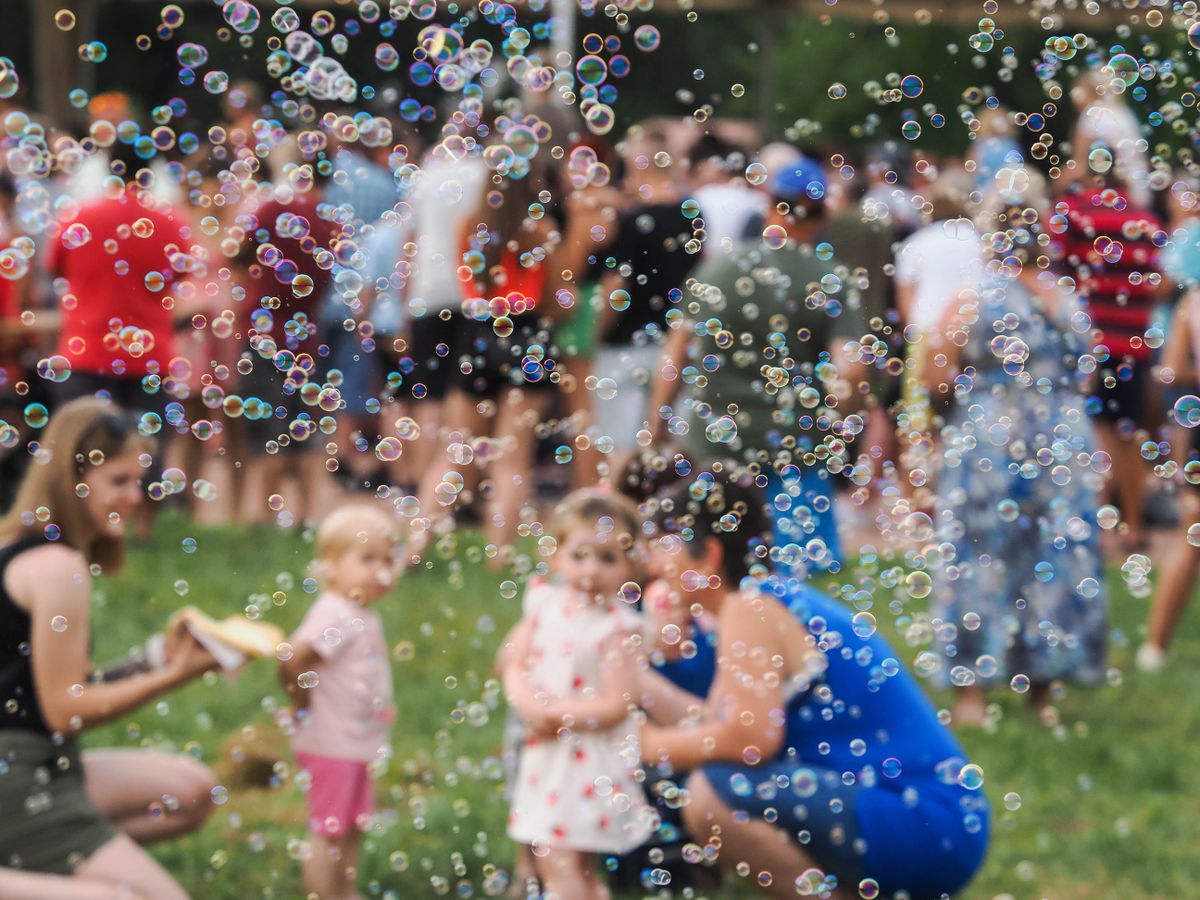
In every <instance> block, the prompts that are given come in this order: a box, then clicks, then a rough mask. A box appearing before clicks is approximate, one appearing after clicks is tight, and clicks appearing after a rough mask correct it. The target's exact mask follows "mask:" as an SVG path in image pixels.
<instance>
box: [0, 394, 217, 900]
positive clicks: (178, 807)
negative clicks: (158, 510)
mask: <svg viewBox="0 0 1200 900" xmlns="http://www.w3.org/2000/svg"><path fill="white" fill-rule="evenodd" d="M149 450H150V447H149V446H148V445H147V442H146V441H145V440H144V439H143V438H141V437H140V436H139V435H138V433H137V431H136V429H134V428H133V427H132V426H131V425H130V423H129V422H128V421H126V420H125V419H124V418H123V417H122V416H121V414H120V413H119V411H118V410H117V409H116V408H115V407H114V406H112V405H111V404H109V403H105V402H102V401H99V400H95V399H82V400H76V401H74V402H72V403H68V404H67V405H66V406H64V407H62V409H61V410H59V411H58V412H57V413H56V414H55V415H54V417H53V419H52V421H51V423H50V425H49V427H48V428H47V429H46V430H45V432H44V433H43V434H42V436H41V447H40V448H39V449H38V451H37V453H36V454H35V456H34V460H33V464H32V465H31V466H30V468H29V471H28V472H27V473H26V476H25V479H24V480H23V481H22V483H21V485H20V488H19V490H18V493H17V498H16V502H15V503H14V505H13V508H12V509H11V510H10V511H9V512H8V514H7V515H6V516H5V517H4V518H3V519H2V520H0V772H3V775H0V866H4V867H7V868H0V897H11V896H20V897H23V898H31V900H33V898H43V897H44V898H47V900H70V898H73V897H84V896H87V897H91V896H96V895H97V894H98V893H102V892H104V891H105V890H108V891H116V890H117V889H118V888H123V889H126V890H128V891H129V892H130V895H131V896H134V897H139V898H149V897H154V898H186V896H187V894H186V893H185V892H184V891H183V889H182V888H181V887H180V886H179V885H178V884H177V883H176V882H175V881H174V879H173V878H171V876H170V875H169V874H167V872H166V871H165V870H163V869H162V867H161V866H159V865H158V863H156V862H155V861H154V860H153V858H151V857H150V856H149V854H147V853H146V852H145V851H144V850H143V849H141V847H139V846H138V843H145V842H147V841H152V840H156V839H159V838H164V837H168V836H171V835H174V834H180V833H183V832H186V831H189V830H191V829H192V828H195V827H197V826H198V825H200V824H201V823H202V822H203V821H204V820H205V819H206V818H207V817H208V815H209V813H210V811H211V803H210V800H209V792H210V790H211V789H212V785H213V781H212V775H211V773H210V772H209V771H208V769H206V768H205V767H204V766H201V765H199V764H198V763H196V762H194V761H192V760H190V759H188V758H185V757H174V756H169V755H166V754H161V753H152V752H143V751H138V750H92V751H87V752H83V753H81V752H80V749H79V747H78V744H77V741H76V737H77V735H78V733H79V732H81V731H83V730H85V729H87V728H90V727H93V726H95V725H99V724H102V723H104V722H108V721H111V720H113V719H116V718H118V717H120V716H122V715H125V714H126V713H129V712H131V711H133V710H135V709H137V708H138V707H140V706H142V705H143V704H145V703H147V702H149V701H150V700H153V699H154V698H156V697H159V696H161V695H162V694H164V693H166V692H168V691H170V690H171V689H173V688H175V687H177V686H179V685H181V684H183V683H185V682H187V681H190V680H191V679H193V678H195V677H197V676H198V675H200V674H202V673H203V672H205V671H207V670H209V669H211V668H213V667H214V665H215V661H214V660H213V658H212V657H211V655H209V654H208V653H207V651H205V650H204V649H203V648H202V647H200V646H199V644H197V643H196V642H195V640H194V639H193V638H192V637H191V636H190V634H188V633H186V632H183V631H181V632H179V633H177V634H173V635H169V636H168V641H167V643H168V653H167V663H166V664H165V665H164V666H162V667H160V668H154V669H152V668H150V667H149V666H142V667H141V671H129V670H128V669H127V671H126V672H124V673H122V677H117V678H111V679H110V678H104V679H98V678H97V677H96V676H95V673H93V671H92V666H91V660H90V649H89V648H90V643H91V640H90V633H91V629H90V626H89V622H88V619H89V615H90V605H91V604H90V592H91V578H92V575H93V574H96V573H98V572H100V571H106V572H112V571H114V570H116V569H117V568H119V567H120V565H121V562H122V558H123V555H124V529H125V522H126V521H127V520H128V519H129V517H130V515H131V514H132V512H133V511H134V509H135V508H136V506H137V504H138V503H139V502H140V499H141V483H140V478H141V474H142V469H143V468H144V465H143V463H144V462H145V461H146V460H148V459H149V458H150V457H149Z"/></svg>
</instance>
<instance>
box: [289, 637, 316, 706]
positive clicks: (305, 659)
mask: <svg viewBox="0 0 1200 900" xmlns="http://www.w3.org/2000/svg"><path fill="white" fill-rule="evenodd" d="M320 661H321V656H320V654H318V653H317V651H316V649H315V648H314V647H313V646H312V645H310V644H301V645H300V646H299V647H293V648H292V655H291V658H290V659H285V660H280V662H279V683H280V684H281V685H283V689H284V690H285V691H287V694H288V699H290V700H291V701H292V703H294V704H295V706H296V708H297V709H306V708H307V707H308V691H307V690H305V689H304V688H303V687H301V686H300V676H301V675H303V674H304V673H305V672H311V671H312V670H313V669H315V668H316V667H317V664H318V663H319V662H320Z"/></svg>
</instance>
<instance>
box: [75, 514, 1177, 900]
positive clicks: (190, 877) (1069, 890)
mask: <svg viewBox="0 0 1200 900" xmlns="http://www.w3.org/2000/svg"><path fill="white" fill-rule="evenodd" d="M184 537H194V538H195V539H196V540H197V542H198V548H197V550H196V552H194V553H186V552H184V550H183V548H182V543H181V542H182V540H183V538H184ZM464 541H465V539H464ZM444 549H446V550H447V552H446V553H445V554H444V556H443V558H442V560H441V561H439V562H438V563H437V564H436V565H435V566H434V567H433V568H432V569H430V570H422V571H418V572H415V573H412V574H409V575H407V576H405V578H404V579H403V580H402V582H401V584H400V586H399V588H398V589H397V591H396V592H395V594H394V595H393V596H392V597H389V598H387V599H385V600H384V601H382V603H381V607H380V608H381V610H382V612H383V615H384V618H385V622H386V627H387V632H388V638H389V641H390V643H391V645H392V646H393V648H394V663H393V669H394V674H395V686H396V701H397V713H398V716H397V725H396V728H395V731H394V746H395V754H396V755H395V759H394V760H393V762H392V764H391V767H390V769H389V771H388V773H387V775H386V777H385V778H384V779H383V781H382V783H381V784H380V786H379V793H378V797H379V805H380V808H381V809H382V810H385V811H386V816H385V818H384V821H383V823H382V824H381V828H380V831H379V833H377V834H373V835H371V836H369V837H368V838H367V840H366V841H365V843H364V850H365V853H364V857H363V864H362V870H363V874H362V877H361V879H360V888H361V889H363V890H364V891H366V892H367V894H368V895H369V896H370V895H375V896H380V895H383V894H385V893H386V892H391V894H390V896H393V897H401V898H410V897H427V896H435V895H437V894H439V893H446V892H449V893H451V894H455V893H457V892H458V891H459V882H460V881H461V882H464V883H465V884H466V885H469V886H470V888H471V890H472V891H473V895H474V896H483V895H484V889H483V881H484V878H485V875H486V873H487V872H488V871H489V870H490V869H491V868H493V867H501V868H508V866H509V864H510V862H511V859H512V847H511V845H510V843H509V842H508V840H507V838H506V837H505V834H504V821H505V814H506V806H505V803H504V801H503V799H502V797H501V788H502V775H501V771H500V766H499V760H498V757H499V752H500V733H501V728H502V723H503V717H504V710H503V706H502V703H501V701H500V699H499V696H498V685H497V684H496V683H495V681H494V680H493V679H494V676H493V672H492V659H493V655H494V651H495V648H496V646H497V644H498V642H499V640H500V638H501V636H502V635H503V633H504V631H505V630H506V629H507V627H508V626H509V625H510V624H511V622H512V621H513V618H514V615H515V613H516V611H517V609H518V602H517V600H516V599H504V598H503V597H502V596H501V591H500V589H499V579H498V577H496V576H493V575H492V574H491V573H490V572H489V571H488V569H487V568H486V567H485V566H484V565H482V564H480V563H479V562H478V552H477V551H476V552H474V553H472V552H471V551H470V550H468V549H464V547H457V548H444ZM309 555H310V545H309V544H307V543H305V542H304V541H303V540H302V539H301V538H300V537H299V536H298V535H296V534H294V533H284V532H280V531H278V530H275V529H260V530H254V531H235V530H232V529H201V528H197V527H195V526H193V525H191V524H189V523H187V522H185V521H183V520H181V519H179V518H176V517H171V516H166V517H163V518H160V520H159V522H158V523H157V525H156V527H155V534H154V538H153V540H152V541H151V542H150V543H148V544H147V545H144V546H140V547H136V548H134V549H133V550H132V552H131V553H130V558H129V562H128V565H127V566H126V568H125V570H124V572H122V573H121V574H120V575H119V576H118V577H116V578H112V579H106V580H104V581H103V582H102V583H101V585H100V586H99V590H98V592H97V598H96V603H97V607H98V608H97V610H96V612H95V623H96V624H95V627H94V631H95V655H96V658H97V659H98V660H100V661H102V662H103V661H107V660H111V659H114V658H116V657H119V656H121V655H122V654H123V653H124V652H125V650H126V649H127V648H129V647H131V646H134V645H136V644H138V643H140V642H141V641H142V640H144V638H145V637H146V636H147V635H148V634H149V633H150V632H151V631H152V630H154V629H156V628H158V627H161V623H162V622H163V621H165V619H166V618H167V616H168V615H169V614H170V612H171V611H172V610H173V609H174V608H176V607H177V606H178V605H180V604H181V603H184V602H186V603H193V604H195V605H197V606H199V607H201V608H202V609H204V610H205V611H207V612H210V613H213V614H220V615H228V614H231V613H235V612H240V611H242V610H244V609H245V608H246V606H247V605H248V604H250V603H254V602H256V601H257V603H258V604H259V605H260V606H262V607H264V608H265V610H266V611H265V614H264V618H265V619H266V620H267V621H273V622H275V623H277V624H279V625H280V626H281V627H283V628H284V629H287V630H290V629H292V628H294V627H295V626H296V625H297V624H298V623H299V621H300V618H301V617H302V616H303V614H304V612H305V610H306V609H307V606H308V604H309V602H310V600H311V598H310V597H309V595H307V594H306V593H305V592H304V590H303V588H302V586H301V582H302V580H303V578H304V577H305V574H306V573H305V568H306V566H307V564H308V560H309ZM179 581H182V582H186V583H187V595H186V597H182V598H181V596H180V595H179V591H178V590H177V588H178V587H180V585H178V584H177V582H179ZM1110 584H1111V596H1110V609H1111V627H1112V629H1113V631H1114V633H1115V634H1116V636H1117V640H1116V641H1114V645H1113V648H1112V653H1111V660H1110V663H1111V665H1112V666H1113V667H1114V670H1116V671H1118V672H1120V673H1121V674H1120V675H1119V676H1118V675H1115V674H1114V678H1113V679H1112V682H1113V683H1112V684H1110V685H1108V686H1105V687H1101V688H1094V689H1082V688H1071V689H1069V690H1068V691H1067V693H1066V695H1065V696H1064V697H1063V698H1062V699H1061V701H1060V703H1059V708H1060V710H1061V713H1062V724H1061V725H1060V726H1059V727H1057V728H1053V729H1049V728H1046V727H1043V726H1041V725H1039V724H1037V723H1036V722H1035V721H1034V719H1033V717H1032V715H1031V714H1030V713H1029V712H1028V711H1027V710H1026V708H1025V707H1024V706H1023V704H1022V703H1021V698H1019V697H1016V696H1015V695H1014V696H1008V697H1000V698H998V700H999V702H1000V704H1001V706H1002V708H1003V717H1002V718H1001V720H1000V722H999V724H998V726H997V727H996V729H995V731H994V732H993V733H984V732H974V733H968V734H965V735H963V736H962V738H963V741H964V743H965V744H966V747H967V749H968V751H969V754H970V755H971V756H972V757H973V758H974V760H975V761H977V762H979V763H980V764H981V765H982V766H983V768H984V771H985V775H986V783H985V789H986V790H987V792H988V795H989V797H990V798H991V800H992V803H993V807H994V813H993V841H992V849H991V853H990V856H989V860H988V863H987V866H986V868H985V869H984V871H983V872H982V873H981V875H980V877H979V878H978V879H977V880H976V881H975V883H974V884H973V885H972V886H971V887H970V889H969V890H968V891H967V892H966V893H965V894H964V896H967V897H973V898H974V897H980V898H982V897H994V896H996V895H1002V894H1008V895H1011V896H1013V897H1014V898H1024V897H1049V898H1084V897H1087V898H1093V897H1121V898H1137V897H1163V896H1169V897H1189V896H1195V895H1196V887H1195V886H1196V884H1197V883H1200V854H1197V852H1196V839H1195V833H1196V823H1197V822H1198V821H1200V742H1198V741H1197V735H1200V702H1197V700H1196V699H1195V698H1196V697H1198V696H1200V616H1196V615H1193V616H1191V617H1189V618H1187V619H1185V621H1184V623H1183V628H1182V631H1181V634H1180V635H1179V639H1178V643H1177V651H1176V652H1175V654H1174V655H1173V657H1172V665H1171V667H1170V669H1169V670H1168V671H1167V672H1166V673H1164V674H1162V675H1159V676H1155V677H1149V676H1142V675H1140V674H1138V673H1137V672H1136V671H1134V670H1133V667H1132V659H1131V658H1132V650H1133V648H1134V647H1136V644H1137V642H1138V640H1139V639H1140V635H1141V625H1142V622H1143V621H1144V619H1145V612H1146V601H1145V600H1140V599H1135V598H1133V597H1131V596H1130V595H1129V594H1128V593H1127V592H1126V591H1124V590H1123V585H1122V582H1121V581H1120V578H1119V577H1117V576H1116V573H1115V572H1114V573H1113V578H1112V579H1110ZM272 595H273V596H272ZM885 607H886V599H884V598H879V597H877V598H876V610H877V611H878V610H879V609H882V608H885ZM880 618H881V619H882V618H884V617H882V616H881V617H880ZM1122 635H1123V636H1125V638H1124V641H1122ZM897 647H898V649H899V650H901V651H902V652H901V654H900V655H901V656H902V657H905V658H908V659H910V660H911V658H912V657H913V656H915V655H916V650H915V649H911V648H907V647H905V646H904V645H903V642H897ZM937 699H939V700H940V701H942V702H945V701H946V699H947V698H946V697H944V696H941V697H938V698H937ZM282 702H283V695H282V692H281V690H280V689H279V688H278V686H277V682H276V678H275V672H274V670H273V668H272V666H271V664H270V663H268V662H256V663H254V664H252V665H251V666H250V667H249V668H248V669H247V670H246V671H245V672H244V673H243V674H242V676H241V678H240V680H238V681H237V682H236V683H235V684H229V683H227V682H226V681H225V680H223V679H221V678H217V677H212V676H210V677H209V678H207V679H206V680H205V681H204V682H200V683H196V684H194V685H191V686H189V687H187V688H184V689H182V690H180V691H178V692H176V693H174V694H172V695H170V696H169V697H166V698H164V699H163V700H162V701H161V702H160V703H158V704H151V705H149V706H147V707H145V708H144V709H143V710H141V711H140V712H139V713H138V714H136V715H134V716H131V717H129V718H128V719H126V720H124V721H122V722H119V723H116V724H114V725H111V726H109V727H106V728H103V729H99V730H97V731H96V732H94V733H91V734H89V735H88V736H87V739H86V742H85V743H86V744H87V745H88V746H93V747H95V746H123V747H139V746H154V747H158V748H162V749H168V750H174V751H178V752H184V751H187V752H192V753H195V754H197V755H198V757H199V758H200V759H202V760H203V761H204V762H206V763H207V764H209V765H210V766H212V767H213V768H214V769H215V770H216V771H217V773H218V776H219V780H220V781H221V782H222V783H223V784H224V785H225V786H227V787H228V789H229V800H228V802H227V803H226V804H225V805H223V806H221V807H220V808H219V809H218V811H217V813H216V815H215V816H214V817H213V819H212V820H211V822H210V823H209V824H208V825H207V826H206V827H205V828H204V829H203V830H201V831H200V832H198V833H197V834H194V835H192V836H190V837H188V838H185V839H181V840H177V841H174V842H171V843H169V844H166V845H163V846H161V847H156V848H155V849H154V852H155V855H156V856H157V857H158V858H159V859H160V860H161V861H162V862H163V864H164V865H166V866H167V867H168V868H169V869H170V870H171V871H172V872H173V873H174V874H175V875H176V877H177V878H178V879H179V880H180V881H181V882H182V883H183V884H184V885H185V887H187V888H188V889H189V890H190V891H191V892H192V893H193V895H194V896H197V897H206V898H207V897H211V898H239V900H240V898H250V897H281V898H292V897H301V896H303V892H302V888H301V885H300V880H299V868H298V864H297V863H296V862H295V861H294V859H293V858H292V856H291V855H289V853H292V854H294V853H295V850H296V846H297V842H298V841H299V840H300V839H302V838H303V837H304V808H303V802H302V798H301V796H300V794H299V793H298V792H297V790H296V788H295V787H294V786H293V784H292V782H291V780H290V778H289V777H287V774H288V773H286V772H284V773H282V774H283V775H284V777H282V778H279V779H277V780H278V782H279V784H278V786H276V787H269V786H256V785H252V784H247V783H245V782H246V775H247V772H248V771H249V770H250V768H251V767H250V766H247V765H239V764H237V763H235V762H234V761H233V760H232V758H231V756H230V749H231V748H232V747H234V746H241V747H243V748H250V749H251V750H253V747H255V746H258V745H262V746H266V747H268V748H272V747H274V748H278V747H280V746H281V743H282V742H281V741H280V740H279V738H278V734H277V732H276V731H275V730H274V727H273V725H272V722H271V719H270V716H269V712H270V710H271V708H272V706H273V705H277V704H281V703H282ZM472 704H482V706H480V705H475V706H472ZM481 711H486V713H487V715H486V716H483V715H481ZM246 726H251V727H252V728H253V729H256V733H257V736H255V734H252V733H248V732H247V731H245V728H246ZM284 759H285V760H287V759H288V756H287V754H286V752H285V754H284ZM1009 793H1016V794H1019V795H1020V798H1021V800H1020V808H1019V809H1017V810H1015V811H1008V810H1006V809H1005V803H1004V798H1005V795H1006V794H1009ZM457 895H459V896H471V895H472V894H470V893H466V892H465V890H464V891H463V892H462V893H457ZM709 896H746V894H745V893H744V892H742V891H733V890H725V891H722V892H709Z"/></svg>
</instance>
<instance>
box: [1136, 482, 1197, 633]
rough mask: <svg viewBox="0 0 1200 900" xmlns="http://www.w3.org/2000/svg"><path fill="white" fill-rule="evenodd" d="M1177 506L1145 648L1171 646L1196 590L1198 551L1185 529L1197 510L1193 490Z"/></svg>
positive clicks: (1156, 591)
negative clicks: (1175, 526)
mask: <svg viewBox="0 0 1200 900" xmlns="http://www.w3.org/2000/svg"><path fill="white" fill-rule="evenodd" d="M1184 490H1185V493H1184V495H1183V497H1182V498H1181V502H1180V504H1179V518H1180V523H1179V529H1178V530H1177V531H1176V533H1175V537H1174V538H1173V540H1172V543H1171V550H1170V553H1169V555H1168V556H1167V559H1166V562H1164V563H1163V569H1162V575H1161V576H1160V578H1159V580H1158V585H1157V586H1156V588H1155V591H1154V602H1153V604H1152V605H1151V607H1150V633H1149V635H1148V636H1147V638H1146V642H1147V643H1148V644H1152V645H1154V646H1155V647H1158V648H1159V649H1160V650H1166V649H1167V648H1168V647H1169V646H1171V637H1172V635H1174V634H1175V627H1176V626H1177V625H1178V624H1179V619H1180V617H1181V616H1182V615H1183V611H1184V610H1185V609H1187V605H1188V601H1190V600H1191V599H1192V590H1193V589H1194V588H1195V586H1196V573H1197V571H1198V570H1200V547H1193V546H1192V545H1191V543H1189V541H1188V539H1187V534H1188V529H1189V528H1190V527H1191V526H1192V523H1193V522H1195V521H1196V517H1197V514H1198V513H1200V509H1198V508H1197V507H1198V506H1200V504H1198V503H1197V495H1196V490H1195V489H1194V488H1191V487H1188V488H1185V489H1184Z"/></svg>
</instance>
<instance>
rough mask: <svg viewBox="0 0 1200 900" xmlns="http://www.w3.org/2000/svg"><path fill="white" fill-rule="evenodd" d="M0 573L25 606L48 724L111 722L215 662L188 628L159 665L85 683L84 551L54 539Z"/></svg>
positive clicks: (68, 729)
mask: <svg viewBox="0 0 1200 900" xmlns="http://www.w3.org/2000/svg"><path fill="white" fill-rule="evenodd" d="M7 577H8V584H9V586H10V589H11V591H12V593H13V597H14V599H16V600H18V602H22V605H24V606H25V608H27V609H28V610H29V615H30V619H31V626H30V646H31V653H30V657H31V661H32V668H33V682H34V687H35V688H36V690H37V695H38V701H39V703H40V706H41V712H42V717H43V718H44V719H45V721H46V724H47V725H48V726H49V727H50V728H52V729H54V730H55V731H61V732H63V733H64V734H74V733H76V732H79V731H83V730H85V729H87V728H92V727H94V726H96V725H101V724H103V723H105V722H110V721H112V720H113V719H116V718H119V717H120V716H123V715H125V714H126V713H128V712H132V711H133V710H135V709H137V708H138V707H140V706H142V705H144V704H145V703H148V702H149V701H151V700H153V699H154V698H156V697H158V696H161V695H162V694H165V693H167V692H168V691H170V690H171V689H172V688H175V687H178V686H179V685H181V684H183V683H185V682H187V681H190V680H191V679H192V678H195V677H196V676H197V675H199V674H201V673H202V672H204V671H207V670H208V669H211V668H213V667H214V666H215V664H216V662H215V660H213V658H212V657H211V656H210V655H209V654H208V653H207V652H203V648H200V647H199V645H198V644H196V642H195V640H194V639H193V638H191V637H190V635H188V636H186V637H185V638H184V639H183V642H182V646H181V647H180V648H179V649H178V651H177V652H175V653H174V654H172V657H171V661H170V662H169V663H168V664H167V666H166V667H164V668H162V669H158V670H156V671H153V672H147V673H145V674H139V675H131V676H130V677H128V678H123V679H121V680H119V681H112V682H105V683H100V684H90V683H88V675H89V674H90V672H91V671H92V661H91V658H90V653H89V650H88V643H89V640H90V636H91V628H90V621H89V613H90V609H89V606H90V600H91V597H90V593H91V578H90V576H89V575H88V571H87V564H86V562H85V561H84V559H83V557H82V556H81V555H80V554H79V553H77V552H75V551H74V550H71V549H69V548H67V547H60V546H51V547H44V548H39V549H37V550H31V551H29V552H28V553H23V554H21V556H19V557H18V558H17V560H16V561H14V562H13V564H12V565H11V566H10V567H9V571H8V573H7Z"/></svg>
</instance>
